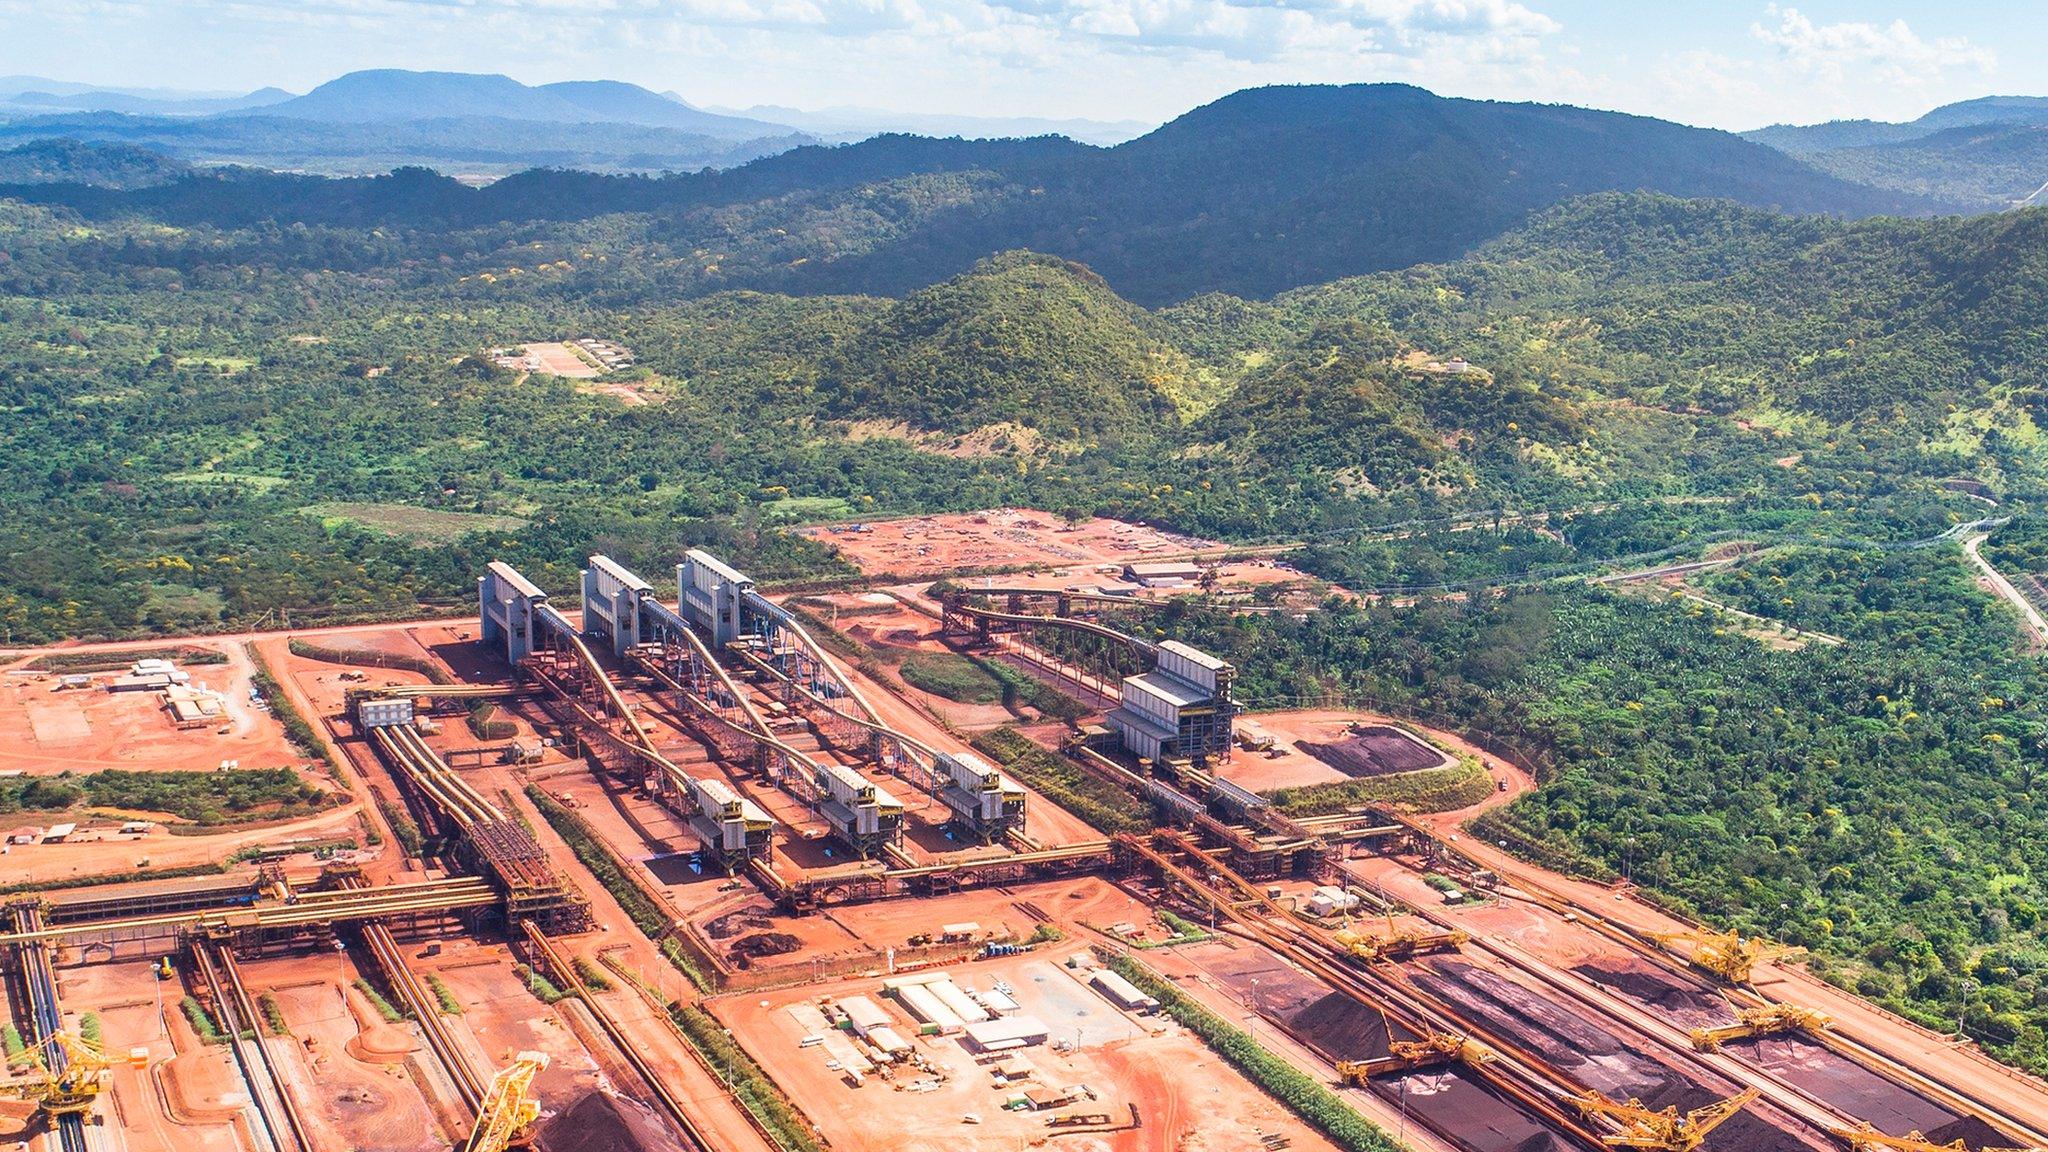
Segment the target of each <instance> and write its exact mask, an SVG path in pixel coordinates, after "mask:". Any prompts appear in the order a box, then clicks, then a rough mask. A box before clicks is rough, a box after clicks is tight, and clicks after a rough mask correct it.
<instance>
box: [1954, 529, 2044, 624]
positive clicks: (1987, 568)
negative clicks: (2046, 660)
mask: <svg viewBox="0 0 2048 1152" xmlns="http://www.w3.org/2000/svg"><path fill="white" fill-rule="evenodd" d="M1988 539H1990V535H1989V534H1988V533H1987V534H1983V535H1978V536H1972V537H1970V538H1969V539H1968V540H1965V541H1963V551H1965V552H1967V553H1969V554H1970V560H1971V561H1972V562H1973V563H1975V564H1976V565H1977V570H1978V571H1980V572H1982V573H1983V574H1984V579H1985V581H1986V582H1987V583H1989V584H1990V585H1991V587H1992V588H1993V589H1995V590H1996V591H1997V592H1998V594H1999V595H2000V596H2003V597H2005V599H2006V600H2007V601H2008V602H2009V603H2011V604H2012V606H2013V607H2014V608H2017V609H2019V613H2020V619H2022V620H2024V621H2026V624H2027V631H2028V633H2029V635H2030V638H2031V639H2032V640H2033V642H2034V643H2036V644H2041V643H2048V619H2043V618H2042V616H2041V612H2040V610H2039V609H2037V608H2035V607H2034V605H2033V603H2032V602H2031V601H2029V600H2028V599H2027V598H2026V597H2025V596H2022V595H2020V590H2019V589H2018V588H2015V587H2013V583H2012V581H2010V580H2007V579H2006V578H2005V573H2003V572H2000V571H1999V570H1998V569H1996V568H1994V567H1992V566H1991V561H1989V560H1986V559H1985V558H1984V555H1983V553H1981V552H1979V551H1978V550H1977V549H1978V548H1980V547H1982V546H1983V544H1984V541H1986V540H1988Z"/></svg>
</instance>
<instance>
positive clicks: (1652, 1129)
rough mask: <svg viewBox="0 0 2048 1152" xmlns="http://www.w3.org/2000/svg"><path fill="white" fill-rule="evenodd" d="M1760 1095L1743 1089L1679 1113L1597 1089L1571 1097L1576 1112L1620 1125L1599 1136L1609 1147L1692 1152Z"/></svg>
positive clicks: (1672, 1108)
mask: <svg viewBox="0 0 2048 1152" xmlns="http://www.w3.org/2000/svg"><path fill="white" fill-rule="evenodd" d="M1761 1095H1763V1093H1762V1092H1761V1091H1759V1090H1758V1089H1755V1088H1749V1089H1745V1090H1744V1091H1741V1092H1738V1093H1736V1094H1735V1095H1733V1096H1730V1097H1729V1098H1727V1099H1726V1100H1722V1101H1718V1102H1716V1103H1713V1104H1709V1105H1707V1106H1705V1107H1704V1108H1695V1109H1693V1110H1692V1111H1690V1112H1685V1113H1680V1112H1679V1110H1678V1109H1677V1107H1675V1106H1674V1107H1670V1108H1666V1109H1664V1110H1663V1111H1661V1112H1652V1111H1651V1110H1649V1109H1648V1108H1645V1107H1643V1102H1642V1101H1640V1100H1630V1101H1629V1102H1628V1103H1626V1104H1617V1103H1615V1102H1614V1101H1612V1100H1609V1099H1608V1098H1607V1097H1605V1096H1602V1095H1601V1094H1600V1093H1598V1092H1588V1093H1586V1094H1585V1095H1584V1096H1581V1097H1579V1098H1578V1099H1577V1100H1574V1101H1573V1103H1574V1104H1576V1105H1578V1109H1579V1111H1580V1112H1582V1113H1584V1114H1585V1115H1586V1116H1587V1117H1588V1118H1592V1117H1604V1118H1606V1119H1608V1120H1612V1121H1614V1122H1615V1123H1616V1124H1618V1125H1620V1126H1621V1131H1620V1132H1617V1133H1615V1134H1613V1135H1610V1136H1603V1137H1601V1143H1603V1144H1606V1145H1607V1146H1608V1147H1609V1148H1647V1149H1650V1150H1651V1152H1693V1150H1694V1149H1696V1148H1698V1147H1699V1146H1700V1145H1701V1144H1702V1143H1704V1142H1705V1141H1706V1139H1707V1134H1708V1133H1709V1132H1712V1131H1713V1130H1714V1129H1716V1128H1719V1127H1720V1126H1721V1125H1722V1124H1725V1123H1727V1121H1728V1119H1729V1118H1730V1117H1732V1116H1734V1115H1735V1114H1736V1113H1737V1112H1740V1111H1742V1110H1743V1108H1744V1107H1746V1106H1748V1104H1749V1102H1750V1101H1752V1100H1754V1099H1756V1098H1757V1097H1758V1096H1761Z"/></svg>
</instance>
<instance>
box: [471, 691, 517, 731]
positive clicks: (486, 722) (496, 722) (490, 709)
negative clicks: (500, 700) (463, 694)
mask: <svg viewBox="0 0 2048 1152" xmlns="http://www.w3.org/2000/svg"><path fill="white" fill-rule="evenodd" d="M469 730H470V731H471V732H473V733H475V734H476V738H477V739H479V740H510V739H511V738H512V737H514V736H517V735H518V734H519V725H517V724H514V723H513V722H512V721H510V720H500V719H498V705H497V704H496V703H495V702H493V701H490V700H478V701H477V702H476V703H474V704H471V705H470V706H469Z"/></svg>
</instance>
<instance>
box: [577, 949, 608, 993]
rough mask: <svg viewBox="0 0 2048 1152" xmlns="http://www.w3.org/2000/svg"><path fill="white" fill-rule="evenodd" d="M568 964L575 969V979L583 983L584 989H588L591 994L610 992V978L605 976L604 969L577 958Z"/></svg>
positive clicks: (582, 958) (579, 957) (580, 957)
mask: <svg viewBox="0 0 2048 1152" xmlns="http://www.w3.org/2000/svg"><path fill="white" fill-rule="evenodd" d="M570 964H571V965H572V966H573V967H574V968H575V969H576V977H577V979H579V980H582V981H583V986H584V987H585V988H588V989H590V990H591V991H592V992H609V991H611V990H612V981H611V977H609V976H606V975H605V974H604V969H602V968H599V967H598V966H597V965H595V964H592V963H591V962H590V961H589V960H588V959H586V958H584V957H582V956H578V957H576V959H574V960H572V961H570Z"/></svg>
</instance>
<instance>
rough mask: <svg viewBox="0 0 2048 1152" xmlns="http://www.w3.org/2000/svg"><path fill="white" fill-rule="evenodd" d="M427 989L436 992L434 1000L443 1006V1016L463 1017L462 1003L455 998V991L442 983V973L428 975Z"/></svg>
mask: <svg viewBox="0 0 2048 1152" xmlns="http://www.w3.org/2000/svg"><path fill="white" fill-rule="evenodd" d="M427 987H429V988H432V989H433V990H434V1000H435V1002H436V1003H438V1004H440V1005H441V1015H443V1016H460V1015H462V1001H460V1000H457V999H456V998H455V993H454V991H452V990H451V989H450V988H449V987H448V985H447V984H445V983H443V982H442V981H441V974H440V973H438V972H429V973H427Z"/></svg>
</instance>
